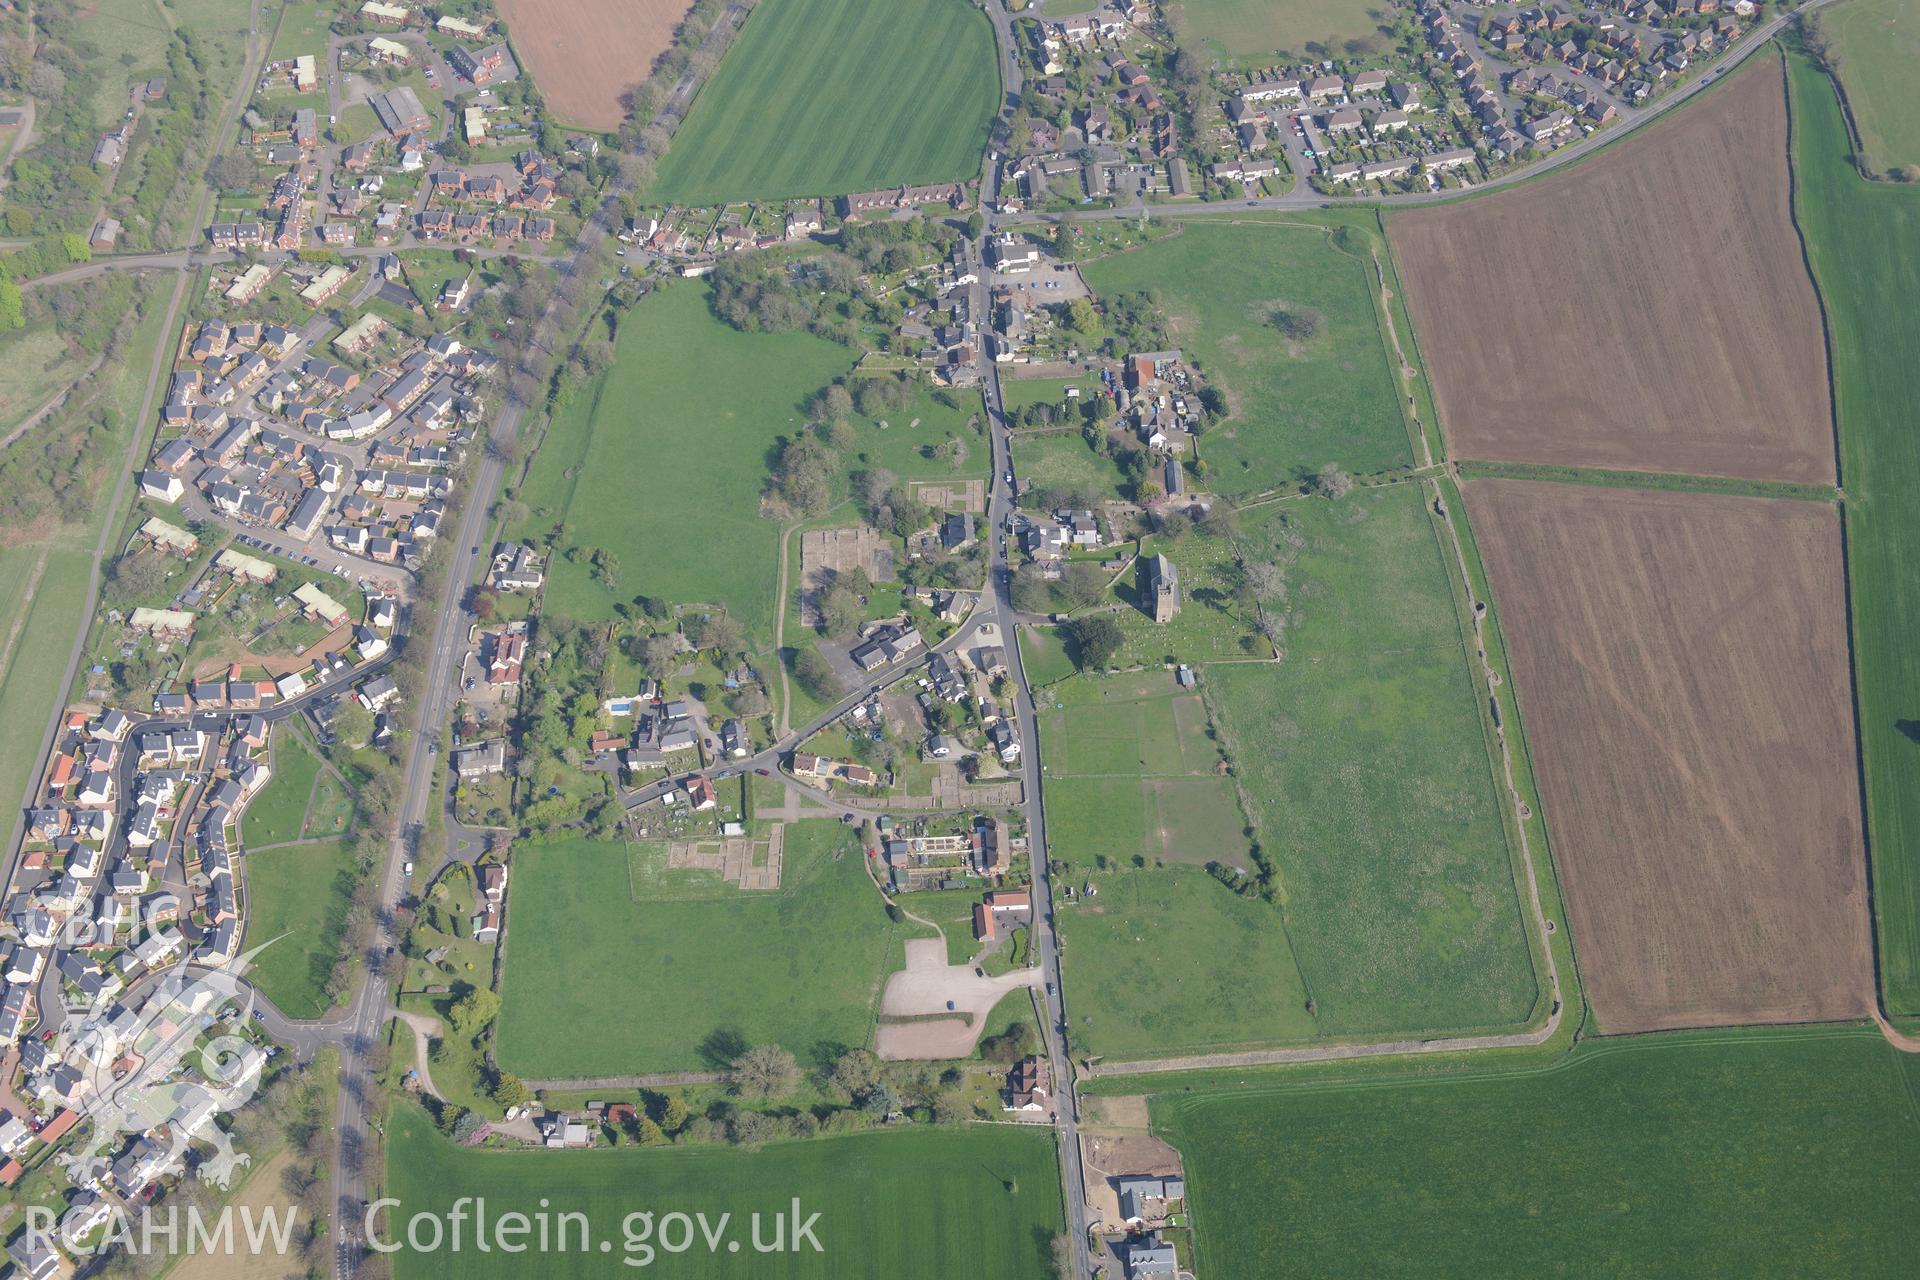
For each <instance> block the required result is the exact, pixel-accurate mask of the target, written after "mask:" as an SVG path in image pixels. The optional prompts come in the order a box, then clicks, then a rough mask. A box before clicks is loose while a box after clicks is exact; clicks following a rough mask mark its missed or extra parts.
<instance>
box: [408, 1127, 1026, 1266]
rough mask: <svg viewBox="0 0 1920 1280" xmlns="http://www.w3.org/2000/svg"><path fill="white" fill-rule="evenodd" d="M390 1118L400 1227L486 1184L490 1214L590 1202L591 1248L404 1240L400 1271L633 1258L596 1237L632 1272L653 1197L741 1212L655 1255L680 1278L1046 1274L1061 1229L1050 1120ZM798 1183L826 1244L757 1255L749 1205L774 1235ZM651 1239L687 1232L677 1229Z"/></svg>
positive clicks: (699, 1209)
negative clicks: (446, 1122)
mask: <svg viewBox="0 0 1920 1280" xmlns="http://www.w3.org/2000/svg"><path fill="white" fill-rule="evenodd" d="M392 1130H393V1136H392V1138H391V1140H390V1145H389V1149H388V1158H387V1181H388V1190H387V1194H389V1195H391V1196H393V1197H395V1198H396V1199H398V1200H399V1201H400V1202H401V1207H400V1208H399V1209H398V1210H396V1211H394V1212H397V1213H398V1214H400V1215H401V1222H402V1225H403V1227H404V1220H405V1218H406V1217H409V1216H411V1215H412V1214H414V1213H420V1212H433V1213H440V1214H444V1213H445V1212H446V1211H447V1210H448V1209H449V1208H450V1207H451V1205H452V1204H453V1202H454V1201H455V1200H456V1199H458V1198H459V1197H462V1196H482V1197H485V1198H486V1201H487V1204H488V1207H489V1210H490V1211H491V1212H496V1213H503V1212H507V1211H509V1210H511V1209H514V1208H518V1209H521V1210H524V1211H525V1212H527V1213H529V1214H532V1213H534V1212H535V1210H536V1201H539V1202H540V1203H547V1202H551V1204H550V1210H549V1211H550V1212H553V1213H555V1214H558V1213H561V1212H577V1213H584V1214H586V1215H587V1216H588V1218H589V1220H590V1222H591V1225H592V1235H593V1246H594V1247H593V1248H592V1249H591V1250H586V1251H581V1250H578V1249H576V1250H575V1251H573V1252H571V1253H561V1252H558V1251H555V1252H550V1253H547V1254H544V1255H541V1256H540V1257H539V1259H538V1261H537V1262H529V1260H528V1259H529V1258H530V1257H532V1256H533V1255H531V1254H528V1255H520V1256H515V1255H511V1254H501V1253H499V1252H494V1253H490V1254H481V1253H477V1252H474V1251H472V1250H468V1251H466V1252H462V1253H458V1254H456V1253H452V1252H449V1251H445V1250H443V1251H441V1252H439V1253H437V1254H431V1255H416V1254H413V1253H401V1254H398V1255H396V1256H395V1259H394V1267H393V1273H394V1275H395V1276H397V1277H399V1278H400V1280H440V1278H441V1277H447V1278H448V1280H454V1278H457V1280H485V1278H486V1277H490V1276H516V1277H517V1276H526V1275H532V1274H537V1275H540V1276H542V1277H545V1278H547V1280H574V1278H575V1277H580V1278H581V1280H584V1278H585V1277H588V1276H594V1277H600V1276H607V1275H612V1274H615V1273H616V1272H619V1271H625V1270H627V1268H625V1267H621V1266H619V1264H618V1263H617V1262H611V1261H609V1254H607V1253H601V1252H600V1251H599V1249H598V1241H599V1240H602V1239H605V1240H609V1241H610V1242H611V1244H612V1250H611V1256H612V1257H613V1258H615V1259H621V1258H624V1259H627V1260H629V1261H632V1262H633V1263H634V1271H633V1274H650V1273H651V1271H650V1270H648V1271H641V1270H639V1269H638V1267H639V1262H638V1261H637V1260H638V1258H639V1257H640V1256H641V1255H640V1254H639V1252H638V1250H637V1247H635V1248H634V1249H632V1250H629V1248H628V1235H627V1230H628V1229H629V1224H628V1222H627V1215H628V1214H630V1213H634V1212H636V1211H650V1212H651V1213H652V1214H653V1215H654V1219H655V1220H656V1221H658V1220H659V1219H661V1218H663V1217H664V1216H665V1215H666V1214H669V1213H674V1212H679V1213H685V1214H689V1215H691V1214H696V1213H704V1214H705V1215H706V1217H707V1221H708V1223H709V1224H713V1223H715V1222H716V1221H717V1220H718V1219H719V1218H720V1216H721V1215H722V1214H731V1215H732V1218H731V1226H730V1228H729V1229H728V1235H730V1236H731V1237H732V1238H733V1239H735V1240H736V1241H740V1242H742V1243H741V1245H740V1248H739V1250H738V1252H730V1251H729V1250H728V1249H727V1248H726V1245H725V1243H724V1242H723V1243H722V1244H721V1245H720V1247H719V1248H718V1249H717V1250H715V1251H713V1252H712V1253H709V1252H708V1250H707V1248H706V1246H705V1244H704V1243H702V1244H701V1245H699V1246H698V1247H697V1248H695V1249H694V1250H693V1251H691V1252H686V1253H680V1254H673V1253H667V1252H664V1251H661V1252H659V1253H658V1254H657V1255H655V1256H654V1261H656V1262H657V1263H658V1264H659V1268H660V1271H661V1272H662V1273H663V1274H671V1275H673V1276H676V1277H685V1278H693V1277H712V1278H719V1277H744V1276H764V1275H769V1274H778V1275H780V1276H783V1277H789V1278H790V1280H806V1278H808V1277H827V1276H832V1277H835V1280H861V1278H871V1280H879V1278H880V1277H903V1276H912V1277H915V1278H916V1280H975V1277H980V1276H993V1277H1027V1276H1032V1277H1039V1276H1044V1275H1048V1274H1050V1273H1051V1262H1050V1245H1051V1241H1052V1239H1053V1237H1054V1236H1055V1235H1056V1234H1058V1233H1059V1232H1060V1231H1062V1230H1063V1229H1064V1212H1063V1207H1062V1205H1061V1200H1060V1189H1059V1187H1060V1184H1059V1166H1058V1163H1057V1156H1056V1154H1055V1151H1054V1144H1053V1135H1052V1133H1051V1131H1049V1130H1047V1129H1044V1128H1037V1129H1032V1128H1026V1129H1023V1128H1012V1127H1006V1126H995V1127H984V1126H982V1127H975V1128H968V1129H957V1130H956V1129H928V1128H915V1129H911V1130H905V1131H902V1132H897V1133H867V1134H852V1135H848V1136H844V1137H835V1138H815V1139H810V1140H807V1141H801V1142H785V1143H776V1144H774V1145H772V1146H769V1147H767V1148H765V1149H764V1150H761V1151H757V1152H755V1151H739V1150H734V1149H731V1148H727V1147H689V1148H680V1149H669V1150H659V1149H655V1150H642V1149H640V1148H637V1147H628V1148H625V1149H622V1150H610V1151H584V1152H583V1151H566V1152H546V1151H528V1152H493V1151H476V1150H471V1149H462V1148H459V1147H456V1146H454V1145H453V1144H452V1143H450V1142H448V1141H447V1140H446V1139H444V1138H442V1137H440V1135H439V1134H437V1133H435V1132H434V1130H433V1126H432V1124H431V1123H430V1122H429V1121H428V1120H427V1117H426V1115H425V1113H424V1112H422V1111H421V1110H420V1109H419V1108H417V1107H415V1106H413V1105H411V1104H406V1105H403V1106H400V1107H397V1108H396V1109H395V1112H394V1116H393V1125H392ZM796 1196H797V1197H799V1198H800V1203H801V1206H802V1209H801V1213H800V1218H801V1219H802V1220H805V1219H806V1218H807V1217H808V1215H809V1214H812V1213H818V1214H819V1215H820V1217H819V1221H818V1222H817V1223H815V1225H814V1232H813V1234H814V1236H815V1238H817V1239H818V1240H819V1242H820V1251H819V1252H815V1251H814V1250H813V1249H812V1247H811V1246H808V1245H804V1244H803V1245H802V1246H801V1247H800V1248H799V1249H798V1250H797V1251H795V1252H791V1253H787V1254H785V1255H783V1256H781V1257H780V1258H779V1259H778V1260H777V1261H774V1260H770V1259H769V1258H768V1257H767V1256H765V1255H761V1254H757V1253H755V1252H754V1251H753V1249H752V1247H751V1245H750V1243H747V1242H750V1241H751V1239H752V1236H751V1230H752V1229H751V1226H750V1222H751V1218H752V1215H753V1214H755V1213H760V1214H763V1215H765V1218H763V1221H762V1224H761V1225H762V1228H763V1234H762V1239H763V1240H764V1241H768V1242H770V1241H771V1239H772V1235H773V1226H772V1221H771V1219H772V1217H773V1216H774V1215H776V1214H787V1213H789V1211H790V1206H791V1202H792V1201H793V1199H794V1197H796ZM631 1225H632V1229H633V1230H635V1231H637V1230H638V1224H637V1223H634V1224H631ZM791 1225H792V1224H791V1223H789V1226H791ZM696 1235H697V1233H696ZM573 1238H574V1239H575V1240H577V1239H578V1232H577V1230H576V1232H575V1233H574V1236H573ZM655 1239H656V1241H657V1240H660V1239H666V1240H669V1241H672V1240H675V1239H677V1237H675V1236H674V1235H673V1234H672V1232H670V1231H669V1232H667V1233H666V1234H664V1235H660V1236H656V1237H655Z"/></svg>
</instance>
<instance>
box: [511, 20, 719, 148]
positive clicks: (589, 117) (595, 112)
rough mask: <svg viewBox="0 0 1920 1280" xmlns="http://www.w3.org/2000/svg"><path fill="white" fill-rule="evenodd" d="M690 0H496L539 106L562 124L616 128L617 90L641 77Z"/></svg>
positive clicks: (620, 111)
mask: <svg viewBox="0 0 1920 1280" xmlns="http://www.w3.org/2000/svg"><path fill="white" fill-rule="evenodd" d="M692 7H693V0H499V3H498V5H497V8H498V10H499V14H500V17H501V20H502V21H504V22H505V23H506V26H507V34H508V35H510V36H512V37H513V51H514V53H515V54H516V55H518V56H519V57H520V58H521V59H522V60H523V61H524V62H525V64H526V65H525V70H526V71H527V72H528V73H529V74H530V75H532V76H533V82H534V84H535V85H536V86H538V87H539V90H540V96H541V97H543V98H545V99H546V100H547V108H548V110H550V111H552V112H553V114H554V115H555V116H556V117H557V118H558V119H560V120H562V121H564V122H565V123H567V124H573V125H580V126H582V127H584V128H588V129H599V130H602V131H610V130H613V129H618V128H619V127H620V124H621V122H622V121H623V120H625V119H626V118H627V112H626V108H625V107H623V106H622V105H621V103H620V98H621V95H623V94H624V93H626V91H627V90H629V89H631V88H633V87H634V86H635V85H637V84H639V83H640V82H641V81H642V80H645V79H646V78H647V72H648V71H649V70H651V69H652V67H653V61H654V59H655V58H658V57H659V56H660V55H661V54H662V53H665V52H666V50H667V46H668V45H670V44H671V43H673V31H674V28H675V27H677V26H679V25H680V19H681V18H683V17H685V16H686V13H687V10H688V9H690V8H692Z"/></svg>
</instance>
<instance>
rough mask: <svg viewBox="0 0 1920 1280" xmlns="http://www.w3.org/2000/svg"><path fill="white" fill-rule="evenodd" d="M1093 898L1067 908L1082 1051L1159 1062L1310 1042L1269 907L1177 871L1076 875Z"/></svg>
mask: <svg viewBox="0 0 1920 1280" xmlns="http://www.w3.org/2000/svg"><path fill="white" fill-rule="evenodd" d="M1073 883H1074V887H1075V889H1076V891H1078V890H1080V889H1082V887H1083V886H1086V885H1092V886H1093V888H1094V889H1095V891H1096V896H1095V897H1092V898H1085V897H1084V895H1083V898H1082V900H1081V901H1079V902H1077V903H1075V904H1074V905H1073V906H1070V907H1060V908H1058V909H1057V910H1056V916H1057V918H1058V920H1059V922H1060V942H1061V963H1062V965H1063V966H1064V969H1063V973H1062V980H1063V981H1064V982H1065V983H1066V990H1067V993H1068V1001H1067V1018H1068V1030H1069V1034H1070V1035H1071V1037H1072V1042H1073V1047H1074V1050H1075V1052H1077V1053H1083V1054H1090V1055H1094V1056H1097V1057H1104V1058H1111V1059H1134V1058H1162V1057H1169V1056H1172V1055H1175V1054H1182V1053H1205V1052H1208V1051H1210V1050H1227V1049H1244V1048H1250V1047H1254V1046H1258V1045H1263V1044H1272V1043H1274V1042H1276V1041H1287V1042H1297V1041H1302V1040H1310V1039H1312V1038H1313V1037H1314V1035H1315V1026H1314V1018H1313V1015H1312V1014H1311V1013H1309V1012H1308V1011H1307V989H1306V986H1305V984H1304V983H1303V982H1302V981H1301V978H1300V971H1299V968H1298V967H1297V966H1296V965H1295V963H1294V957H1293V951H1292V948H1291V947H1290V946H1289V945H1288V941H1287V928H1286V921H1285V918H1284V917H1283V916H1282V915H1281V913H1280V911H1279V909H1278V908H1276V907H1274V906H1273V905H1272V904H1271V903H1267V902H1262V901H1260V900H1259V899H1257V898H1244V897H1240V896H1238V895H1237V894H1234V893H1233V892H1231V891H1230V890H1228V889H1226V888H1225V887H1223V886H1222V885H1221V884H1219V883H1218V882H1217V881H1215V880H1214V878H1213V877H1212V876H1210V875H1208V874H1207V873H1206V872H1205V871H1204V870H1202V869H1201V868H1199V867H1194V866H1180V865H1177V864H1174V863H1168V864H1167V865H1165V866H1156V865H1154V864H1152V863H1148V864H1147V866H1145V867H1144V868H1138V869H1136V868H1132V867H1123V868H1121V869H1119V870H1114V871H1091V870H1089V871H1086V872H1082V871H1081V870H1080V869H1079V868H1078V867H1076V868H1075V870H1074V873H1073Z"/></svg>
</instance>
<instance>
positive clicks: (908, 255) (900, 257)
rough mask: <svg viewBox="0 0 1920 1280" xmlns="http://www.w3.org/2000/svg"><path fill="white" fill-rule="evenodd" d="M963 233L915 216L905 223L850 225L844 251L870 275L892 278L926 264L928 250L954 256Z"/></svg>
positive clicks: (842, 246)
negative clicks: (874, 273) (881, 274)
mask: <svg viewBox="0 0 1920 1280" xmlns="http://www.w3.org/2000/svg"><path fill="white" fill-rule="evenodd" d="M959 239H960V232H959V231H958V230H957V229H956V228H953V227H950V226H947V225H946V224H945V223H942V222H929V221H928V220H927V219H926V218H924V217H922V216H920V215H918V214H915V215H914V216H913V217H911V218H908V219H906V220H905V221H904V222H893V221H890V220H888V221H877V222H849V223H846V224H844V225H843V226H842V227H841V228H840V251H841V252H842V253H844V254H846V255H847V256H848V257H850V258H852V259H853V260H854V261H855V262H857V263H858V264H859V265H860V267H861V268H862V269H864V270H867V271H875V272H880V273H883V274H887V275H892V274H895V273H897V272H901V271H906V270H909V269H911V268H912V267H914V266H917V265H918V264H919V263H921V262H924V261H926V259H927V258H928V256H929V254H928V250H929V249H932V250H934V251H935V252H936V253H937V254H938V255H939V256H942V257H944V256H946V255H947V254H950V253H952V252H953V248H954V245H955V244H957V243H958V242H959Z"/></svg>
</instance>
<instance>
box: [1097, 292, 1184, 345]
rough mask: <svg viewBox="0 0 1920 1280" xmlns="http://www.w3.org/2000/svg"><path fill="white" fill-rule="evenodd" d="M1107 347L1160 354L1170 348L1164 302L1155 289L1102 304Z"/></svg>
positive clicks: (1120, 294) (1109, 300)
mask: <svg viewBox="0 0 1920 1280" xmlns="http://www.w3.org/2000/svg"><path fill="white" fill-rule="evenodd" d="M1104 308H1105V312H1106V329H1107V333H1108V335H1109V338H1108V344H1107V345H1108V347H1109V348H1110V349H1111V350H1114V351H1159V350H1162V349H1164V348H1167V347H1170V346H1172V345H1173V333H1172V329H1171V328H1170V327H1169V326H1168V324H1167V312H1166V300H1165V299H1164V298H1163V297H1161V295H1160V291H1159V290H1158V289H1145V290H1139V291H1136V292H1132V293H1116V294H1114V295H1113V296H1112V297H1110V298H1107V299H1106V300H1105V302H1104Z"/></svg>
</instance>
